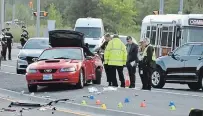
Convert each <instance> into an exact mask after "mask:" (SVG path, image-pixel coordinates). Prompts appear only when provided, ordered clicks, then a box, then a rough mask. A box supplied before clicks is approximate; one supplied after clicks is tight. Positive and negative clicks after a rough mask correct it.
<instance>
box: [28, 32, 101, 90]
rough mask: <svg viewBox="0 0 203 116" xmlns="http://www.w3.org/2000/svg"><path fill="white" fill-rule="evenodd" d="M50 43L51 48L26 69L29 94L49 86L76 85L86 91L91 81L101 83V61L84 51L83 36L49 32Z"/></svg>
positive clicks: (74, 33)
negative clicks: (41, 87) (85, 86)
mask: <svg viewBox="0 0 203 116" xmlns="http://www.w3.org/2000/svg"><path fill="white" fill-rule="evenodd" d="M49 43H50V45H51V46H52V48H50V49H46V50H44V51H43V52H42V53H41V55H40V56H39V58H37V59H33V60H34V61H35V62H34V63H32V64H30V65H29V66H28V67H27V69H26V80H27V85H28V90H29V92H36V91H37V87H38V86H47V85H50V84H73V85H76V87H77V88H83V87H84V85H85V84H86V83H89V82H91V81H92V82H93V84H100V83H101V77H102V70H103V65H102V61H101V58H100V57H99V56H98V55H95V54H93V53H91V52H90V51H89V49H88V48H86V47H85V43H84V34H82V33H80V32H76V31H70V30H54V31H50V32H49Z"/></svg>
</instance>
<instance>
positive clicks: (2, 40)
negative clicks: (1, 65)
mask: <svg viewBox="0 0 203 116" xmlns="http://www.w3.org/2000/svg"><path fill="white" fill-rule="evenodd" d="M5 31H6V29H2V39H1V46H2V51H1V55H2V58H3V60H6V48H7V38H6V34H5Z"/></svg>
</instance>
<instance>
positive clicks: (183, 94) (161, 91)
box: [0, 71, 203, 98]
mask: <svg viewBox="0 0 203 116" xmlns="http://www.w3.org/2000/svg"><path fill="white" fill-rule="evenodd" d="M0 72H1V73H6V74H11V75H18V76H25V75H23V74H16V73H11V72H5V71H0ZM136 84H138V85H139V84H141V83H136ZM102 86H104V85H102ZM130 89H134V90H140V89H138V88H130ZM140 91H146V92H149V90H140ZM150 92H156V93H166V94H172V95H180V96H190V97H201V98H203V96H200V95H197V94H195V95H192V94H185V93H177V92H170V91H167V90H161V89H154V90H151V91H150Z"/></svg>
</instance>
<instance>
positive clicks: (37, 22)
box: [36, 0, 40, 37]
mask: <svg viewBox="0 0 203 116" xmlns="http://www.w3.org/2000/svg"><path fill="white" fill-rule="evenodd" d="M36 32H37V37H39V36H40V0H37V21H36Z"/></svg>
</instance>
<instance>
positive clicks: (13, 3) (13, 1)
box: [12, 0, 15, 24]
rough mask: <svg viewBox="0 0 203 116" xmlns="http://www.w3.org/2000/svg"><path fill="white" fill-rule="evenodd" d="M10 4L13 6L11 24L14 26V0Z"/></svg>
mask: <svg viewBox="0 0 203 116" xmlns="http://www.w3.org/2000/svg"><path fill="white" fill-rule="evenodd" d="M12 4H13V8H12V11H13V13H12V24H14V20H15V0H12Z"/></svg>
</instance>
